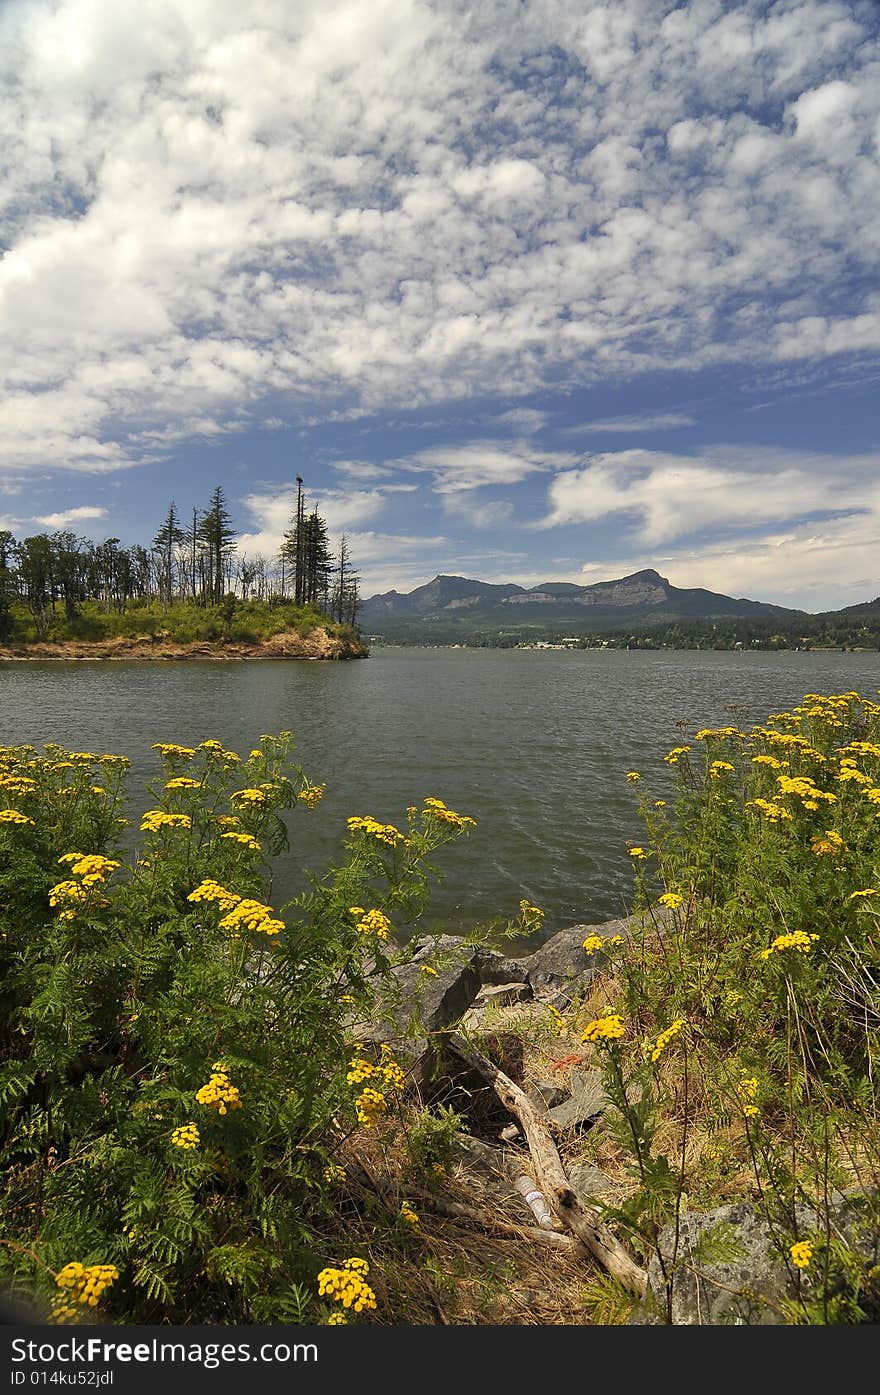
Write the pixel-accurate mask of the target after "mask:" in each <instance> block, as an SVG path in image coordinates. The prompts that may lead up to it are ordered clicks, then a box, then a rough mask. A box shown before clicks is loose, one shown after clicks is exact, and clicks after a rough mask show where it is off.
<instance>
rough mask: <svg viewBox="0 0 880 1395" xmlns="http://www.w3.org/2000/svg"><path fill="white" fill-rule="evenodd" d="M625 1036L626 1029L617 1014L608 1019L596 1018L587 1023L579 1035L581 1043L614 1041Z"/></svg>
mask: <svg viewBox="0 0 880 1395" xmlns="http://www.w3.org/2000/svg"><path fill="white" fill-rule="evenodd" d="M624 1036H626V1028H625V1027H624V1025H623V1023H622V1022H621V1020H620V1017H619V1015H618V1014H617V1013H611V1014H610V1015H609V1016H608V1017H596V1018H594V1019H593V1021H592V1022H588V1023H587V1026H586V1027H585V1028H584V1031H583V1032H582V1033H581V1041H616V1040H617V1039H618V1038H620V1037H624Z"/></svg>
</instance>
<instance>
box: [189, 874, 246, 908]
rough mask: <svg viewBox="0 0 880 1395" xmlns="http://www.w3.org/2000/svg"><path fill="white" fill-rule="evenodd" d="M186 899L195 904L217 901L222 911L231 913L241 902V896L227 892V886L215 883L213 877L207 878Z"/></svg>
mask: <svg viewBox="0 0 880 1395" xmlns="http://www.w3.org/2000/svg"><path fill="white" fill-rule="evenodd" d="M186 899H187V901H194V902H198V901H216V903H217V905H218V906H219V907H220V909H221V911H231V910H232V909H233V907H235V906H237V905H239V903H240V902H241V897H240V896H237V895H236V893H235V892H234V891H227V890H226V887H225V886H221V885H220V883H219V882H215V881H214V880H213V878H211V877H206V878H205V880H204V881H203V882H201V883H200V884H199V885H198V886H197V887H196V889H195V891H191V892H190V893H189V896H187V898H186Z"/></svg>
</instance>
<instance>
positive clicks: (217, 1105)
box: [196, 1061, 241, 1114]
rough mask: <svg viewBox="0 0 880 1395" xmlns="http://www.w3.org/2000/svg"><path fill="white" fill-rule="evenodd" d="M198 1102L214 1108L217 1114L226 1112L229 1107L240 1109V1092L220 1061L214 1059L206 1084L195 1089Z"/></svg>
mask: <svg viewBox="0 0 880 1395" xmlns="http://www.w3.org/2000/svg"><path fill="white" fill-rule="evenodd" d="M196 1100H197V1101H198V1103H199V1104H204V1105H207V1106H208V1108H209V1109H216V1111H217V1113H218V1114H226V1113H228V1111H229V1110H230V1109H241V1092H240V1091H239V1088H238V1086H237V1085H233V1083H232V1081H231V1080H230V1079H229V1075H228V1073H227V1071H226V1069H225V1067H224V1065H223V1062H222V1061H215V1062H214V1064H213V1066H212V1067H211V1079H210V1080H209V1081H208V1083H207V1085H203V1086H202V1087H201V1089H199V1090H197V1091H196Z"/></svg>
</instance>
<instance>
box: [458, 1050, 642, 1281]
mask: <svg viewBox="0 0 880 1395" xmlns="http://www.w3.org/2000/svg"><path fill="white" fill-rule="evenodd" d="M448 1042H449V1045H450V1046H451V1047H452V1049H453V1051H455V1053H456V1055H458V1056H460V1057H461V1059H462V1060H463V1061H466V1062H467V1064H468V1065H469V1066H473V1067H474V1069H475V1070H478V1071H479V1072H480V1074H481V1075H483V1076H485V1078H486V1079H487V1080H488V1081H489V1082H490V1084H491V1085H492V1087H493V1089H494V1091H495V1093H496V1095H497V1096H498V1098H499V1099H500V1100H501V1103H502V1104H503V1105H504V1107H505V1109H509V1110H510V1112H511V1114H513V1115H515V1116H516V1118H517V1119H519V1121H520V1124H521V1125H522V1128H523V1132H524V1133H525V1136H526V1141H527V1142H528V1145H529V1152H530V1153H531V1156H532V1162H533V1164H534V1167H535V1173H536V1176H537V1180H538V1184H539V1186H540V1187H541V1190H542V1191H543V1192H544V1195H545V1196H546V1197H547V1198H548V1200H549V1201H550V1204H551V1205H552V1207H553V1209H554V1210H555V1212H556V1214H557V1215H558V1217H559V1219H560V1220H561V1221H562V1222H563V1224H564V1225H565V1226H567V1227H568V1229H569V1230H570V1231H571V1233H572V1234H573V1235H574V1236H576V1237H577V1239H578V1240H580V1241H582V1242H583V1244H584V1245H585V1246H586V1247H587V1249H588V1250H589V1252H590V1254H591V1255H592V1256H593V1257H594V1259H597V1260H598V1261H599V1263H600V1264H601V1265H602V1266H603V1267H604V1268H605V1269H607V1270H608V1272H609V1274H611V1275H612V1276H613V1277H614V1278H615V1279H616V1280H617V1281H618V1283H619V1284H621V1285H622V1286H623V1287H624V1288H625V1289H627V1291H628V1292H630V1293H634V1294H636V1295H637V1296H638V1297H639V1298H641V1297H643V1295H644V1293H645V1290H646V1289H647V1286H648V1276H647V1274H646V1273H645V1271H644V1269H642V1268H641V1266H640V1265H638V1264H636V1262H635V1260H633V1259H632V1258H631V1257H630V1256H629V1255H628V1254H627V1252H626V1250H625V1249H624V1248H623V1246H622V1245H621V1243H620V1241H619V1240H618V1239H617V1238H616V1236H614V1235H613V1234H612V1233H611V1231H610V1230H609V1229H608V1228H607V1226H604V1225H603V1224H602V1222H601V1220H600V1219H599V1215H598V1212H597V1211H596V1210H595V1208H594V1207H592V1206H585V1205H584V1203H583V1202H582V1201H581V1200H580V1198H579V1197H578V1196H577V1194H576V1193H575V1192H574V1191H573V1190H572V1187H571V1183H570V1182H569V1180H568V1178H567V1176H566V1175H565V1169H564V1168H563V1166H562V1160H561V1159H560V1157H559V1153H558V1152H557V1149H556V1145H555V1143H554V1142H553V1140H552V1138H551V1137H550V1133H549V1131H548V1129H547V1126H546V1124H545V1123H544V1122H543V1121H542V1119H541V1118H540V1116H539V1114H538V1112H537V1110H536V1109H535V1107H534V1105H533V1104H532V1102H531V1100H530V1099H529V1098H528V1096H527V1095H526V1094H525V1093H524V1092H523V1091H522V1090H521V1089H520V1088H519V1086H518V1085H517V1084H515V1082H514V1081H512V1080H511V1079H510V1076H508V1075H505V1073H504V1071H502V1070H499V1068H498V1066H496V1065H494V1064H493V1063H492V1061H490V1060H489V1058H488V1057H487V1056H484V1055H483V1054H482V1052H480V1051H477V1049H476V1048H475V1047H473V1046H471V1045H470V1043H469V1042H466V1041H465V1040H464V1039H463V1038H462V1037H460V1036H457V1035H456V1034H454V1033H453V1034H451V1035H450V1036H449V1037H448ZM546 1233H547V1234H552V1232H550V1231H548V1232H546Z"/></svg>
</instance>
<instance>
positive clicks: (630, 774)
mask: <svg viewBox="0 0 880 1395" xmlns="http://www.w3.org/2000/svg"><path fill="white" fill-rule="evenodd" d="M626 778H627V779H628V780H629V782H630V784H631V785H635V784H637V783H638V782H639V780H641V778H642V777H641V775H640V774H639V772H638V771H637V770H628V771H627V772H626Z"/></svg>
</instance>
